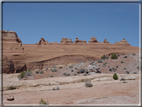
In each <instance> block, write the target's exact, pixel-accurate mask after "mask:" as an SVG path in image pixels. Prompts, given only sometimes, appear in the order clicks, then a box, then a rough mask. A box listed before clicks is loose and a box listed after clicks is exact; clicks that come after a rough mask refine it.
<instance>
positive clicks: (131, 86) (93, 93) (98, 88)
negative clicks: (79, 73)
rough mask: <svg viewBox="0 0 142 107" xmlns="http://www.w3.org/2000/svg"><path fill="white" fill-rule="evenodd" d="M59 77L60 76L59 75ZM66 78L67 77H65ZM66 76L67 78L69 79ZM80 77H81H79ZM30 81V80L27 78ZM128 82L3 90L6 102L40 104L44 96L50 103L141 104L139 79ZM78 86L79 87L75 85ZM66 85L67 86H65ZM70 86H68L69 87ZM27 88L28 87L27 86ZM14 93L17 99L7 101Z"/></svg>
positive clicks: (103, 82)
mask: <svg viewBox="0 0 142 107" xmlns="http://www.w3.org/2000/svg"><path fill="white" fill-rule="evenodd" d="M57 78H59V77H57ZM63 78H65V77H63ZM67 78H68V77H67ZM67 78H66V79H67ZM79 78H80V77H79ZM23 81H24V80H23ZM27 81H28V80H27ZM92 82H93V80H92ZM126 82H127V83H122V81H120V80H116V81H102V82H101V81H100V82H96V83H95V82H94V83H93V87H85V83H84V82H78V83H69V84H63V85H59V87H60V90H48V87H51V86H44V87H46V88H44V90H35V91H34V88H35V89H36V88H38V89H39V88H42V86H38V87H32V88H33V91H18V90H22V89H24V88H21V89H16V90H6V91H3V94H4V95H3V103H4V104H21V105H24V104H38V105H39V101H40V99H41V98H42V99H43V100H45V101H47V102H48V103H49V105H56V104H63V105H66V104H68V105H80V104H81V105H84V104H92V105H93V104H137V105H138V104H139V80H138V79H136V80H127V81H126ZM75 86H78V87H75ZM65 87H66V88H65ZM67 87H68V88H67ZM25 90H26V88H25ZM9 95H13V96H14V98H15V100H13V101H7V100H6V99H7V96H9Z"/></svg>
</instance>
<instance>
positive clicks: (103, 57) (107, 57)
mask: <svg viewBox="0 0 142 107" xmlns="http://www.w3.org/2000/svg"><path fill="white" fill-rule="evenodd" d="M101 58H102V59H104V60H105V59H109V56H107V55H103V56H101Z"/></svg>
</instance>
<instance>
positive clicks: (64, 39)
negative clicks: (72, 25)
mask: <svg viewBox="0 0 142 107" xmlns="http://www.w3.org/2000/svg"><path fill="white" fill-rule="evenodd" d="M71 43H73V42H72V40H71V39H68V38H62V40H61V42H60V44H71Z"/></svg>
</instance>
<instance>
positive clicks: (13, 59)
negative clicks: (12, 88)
mask: <svg viewBox="0 0 142 107" xmlns="http://www.w3.org/2000/svg"><path fill="white" fill-rule="evenodd" d="M1 34H2V36H3V72H5V73H14V72H15V73H16V72H21V71H23V70H26V63H25V54H24V48H23V47H22V41H21V40H20V38H18V35H17V34H16V32H13V31H8V32H7V31H1Z"/></svg>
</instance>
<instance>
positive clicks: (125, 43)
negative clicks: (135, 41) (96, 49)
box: [114, 38, 130, 45]
mask: <svg viewBox="0 0 142 107" xmlns="http://www.w3.org/2000/svg"><path fill="white" fill-rule="evenodd" d="M114 44H123V45H130V44H129V43H128V42H127V40H125V38H123V40H121V41H120V42H115V43H114Z"/></svg>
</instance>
